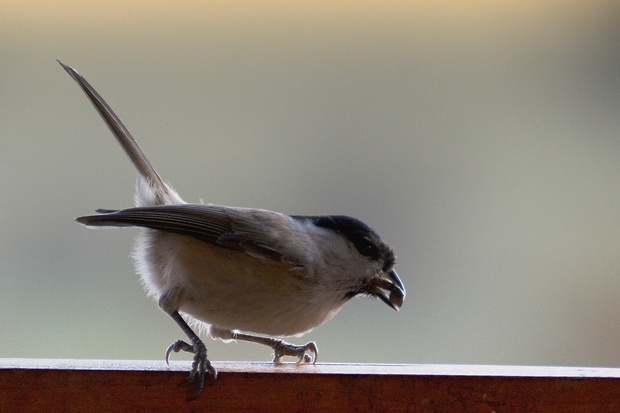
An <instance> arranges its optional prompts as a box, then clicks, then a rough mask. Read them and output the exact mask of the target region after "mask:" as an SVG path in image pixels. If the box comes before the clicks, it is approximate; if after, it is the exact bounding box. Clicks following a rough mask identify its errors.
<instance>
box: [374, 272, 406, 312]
mask: <svg viewBox="0 0 620 413" xmlns="http://www.w3.org/2000/svg"><path fill="white" fill-rule="evenodd" d="M368 291H369V292H370V293H371V294H372V295H374V296H376V297H377V298H379V299H380V300H381V301H383V302H384V303H386V304H387V305H389V306H390V307H392V308H393V309H394V310H396V311H398V309H399V308H400V307H401V306H402V305H403V301H404V300H405V286H404V285H403V282H402V281H401V280H400V278H399V277H398V274H396V271H394V270H391V271H390V272H389V273H387V278H384V277H374V278H372V279H371V280H370V281H369V282H368ZM388 293H389V295H388Z"/></svg>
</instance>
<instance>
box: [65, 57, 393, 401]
mask: <svg viewBox="0 0 620 413" xmlns="http://www.w3.org/2000/svg"><path fill="white" fill-rule="evenodd" d="M58 63H60V65H61V66H62V67H63V68H64V69H65V70H66V71H67V72H68V73H69V75H71V77H72V78H73V79H74V80H75V81H76V82H77V83H78V84H79V85H80V86H81V88H82V89H83V91H84V92H85V93H86V96H88V98H89V99H90V101H91V102H92V104H93V105H94V106H95V108H96V109H97V111H98V112H99V114H100V115H101V117H102V118H103V120H104V121H105V123H106V124H107V125H108V127H109V128H110V130H111V131H112V133H113V134H114V136H115V137H116V139H117V140H118V142H119V143H120V145H121V146H122V147H123V149H124V150H125V152H126V153H127V155H128V156H129V158H130V160H131V161H132V162H133V164H134V165H135V167H136V168H137V170H138V179H137V181H136V193H135V203H136V207H133V208H125V209H120V210H108V209H99V210H97V212H98V214H96V215H88V216H82V217H79V218H76V221H77V222H79V223H80V224H83V225H86V226H88V227H140V228H142V230H141V231H140V233H139V236H138V239H137V242H136V246H135V250H134V259H135V263H136V271H137V273H138V274H139V275H140V277H141V279H142V282H143V284H144V287H145V289H146V291H147V293H148V295H149V296H151V297H153V298H154V299H155V300H157V302H158V303H159V306H160V307H161V309H162V310H163V311H164V312H165V313H166V314H168V315H169V316H170V317H172V319H173V320H174V321H175V322H176V323H177V324H178V325H179V327H181V329H182V330H183V332H184V333H185V334H186V335H187V337H188V339H189V342H186V341H183V340H177V341H175V342H174V343H172V344H171V345H170V346H169V347H168V349H167V350H166V363H167V362H168V358H169V356H170V353H171V352H179V351H186V352H190V353H192V354H193V355H194V358H193V363H192V367H191V371H190V375H189V382H193V383H195V384H196V387H197V388H196V393H195V395H198V394H199V393H200V391H201V390H202V388H203V387H204V384H205V381H206V379H207V378H208V379H209V381H210V382H213V381H215V379H216V377H217V372H216V370H215V369H214V368H213V366H212V365H211V362H210V361H209V359H208V358H207V350H206V347H205V345H204V344H203V342H202V341H201V340H200V338H199V337H198V336H197V335H196V333H194V331H193V330H192V329H191V328H190V326H189V325H188V323H187V321H186V320H185V318H184V316H185V317H187V318H189V319H190V320H194V321H198V322H202V323H204V324H205V325H206V326H207V328H208V331H209V334H210V335H211V336H212V337H215V338H220V339H223V340H244V341H249V342H254V343H259V344H263V345H266V346H269V347H271V348H272V349H273V352H274V359H273V360H274V362H280V361H281V360H282V357H283V356H293V357H297V358H298V360H299V362H316V359H317V354H318V349H317V346H316V345H315V343H314V342H309V343H307V344H305V345H303V346H297V345H293V344H290V343H287V342H285V341H282V340H280V339H277V338H271V336H299V335H301V334H303V333H306V332H308V331H310V330H312V329H314V328H315V327H317V326H319V325H321V324H323V323H324V322H326V321H328V320H330V319H331V318H332V317H334V315H336V313H338V311H339V310H340V309H341V308H342V306H343V305H344V304H345V303H346V302H348V301H349V300H350V299H351V298H353V297H355V296H358V295H366V296H371V297H376V298H379V299H380V300H381V301H383V302H384V303H386V304H387V305H388V306H390V307H391V308H393V309H395V310H398V309H399V308H400V307H401V305H402V304H403V300H404V298H405V288H404V286H403V283H402V282H401V280H400V278H399V277H398V275H397V274H396V271H395V270H394V264H395V255H394V252H393V250H392V249H391V248H390V247H389V246H388V245H387V244H386V243H385V242H384V241H383V240H382V239H381V237H379V235H378V234H377V233H376V232H375V231H373V230H372V229H371V228H370V227H369V226H367V225H366V224H364V223H363V222H361V221H359V220H357V219H355V218H351V217H348V216H341V215H330V216H296V215H285V214H281V213H279V212H272V211H267V210H262V209H253V208H238V207H228V206H220V205H211V204H190V203H186V202H185V201H183V200H182V199H181V197H180V196H179V195H178V194H177V192H176V191H175V190H174V189H172V187H171V186H170V185H169V184H167V183H166V182H164V181H163V180H162V178H161V177H160V176H159V174H158V173H157V172H156V171H155V169H154V168H153V166H152V165H151V163H150V161H149V160H148V158H147V157H146V156H145V155H144V153H143V152H142V150H141V149H140V147H139V146H138V144H137V143H136V141H135V140H134V139H133V137H132V136H131V134H130V133H129V131H128V130H127V128H126V127H125V125H123V123H122V122H121V120H120V119H119V118H118V116H116V114H115V113H114V112H113V111H112V109H111V108H110V106H108V104H107V103H106V102H105V101H104V100H103V98H102V97H101V96H100V95H99V93H97V91H95V89H94V88H93V87H92V86H91V85H90V84H89V83H88V82H87V81H86V79H84V78H83V77H82V76H81V75H80V74H79V73H78V72H76V71H75V70H74V69H73V68H71V67H70V66H67V65H65V64H64V63H62V62H61V61H58ZM181 314H183V316H182V315H181ZM307 353H308V354H307ZM310 354H312V356H310Z"/></svg>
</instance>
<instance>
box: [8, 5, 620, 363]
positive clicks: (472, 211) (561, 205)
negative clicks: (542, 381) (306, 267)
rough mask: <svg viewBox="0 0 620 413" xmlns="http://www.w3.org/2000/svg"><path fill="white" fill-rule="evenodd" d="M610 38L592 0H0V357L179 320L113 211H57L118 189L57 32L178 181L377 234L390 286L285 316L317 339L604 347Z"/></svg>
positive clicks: (426, 354) (613, 142) (614, 283)
mask: <svg viewBox="0 0 620 413" xmlns="http://www.w3.org/2000/svg"><path fill="white" fill-rule="evenodd" d="M619 45H620V5H619V4H618V2H616V1H612V0H610V1H597V0H595V1H588V2H584V1H542V2H541V1H505V2H499V3H498V2H493V1H488V0H477V1H462V2H452V1H438V2H411V1H390V0H388V1H382V2H366V1H340V0H336V1H299V2H287V1H270V0H262V1H245V2H231V1H210V2H200V1H186V0H180V1H175V2H166V1H149V2H141V1H135V2H126V1H120V0H110V1H106V2H80V3H77V2H70V1H58V2H47V1H40V0H32V1H28V0H26V1H19V2H18V1H13V0H9V1H8V2H7V1H4V2H3V4H2V13H1V14H0V56H1V59H0V176H2V180H1V181H0V306H1V307H2V316H1V318H0V331H1V332H2V333H1V335H0V357H33V358H111V359H158V360H161V359H163V354H164V350H165V348H166V347H167V346H168V344H170V343H171V342H172V341H173V340H175V339H177V338H181V337H182V332H181V331H180V330H179V328H178V327H177V326H176V324H175V323H174V322H173V321H172V320H171V319H169V318H168V317H167V316H166V315H165V314H164V313H163V312H162V311H161V310H160V309H159V308H158V306H157V304H156V303H154V302H152V301H151V300H149V299H148V298H147V297H146V296H145V294H144V293H143V291H142V288H141V285H140V282H139V280H138V279H137V277H136V276H135V275H134V272H133V265H132V262H131V259H130V257H129V254H130V250H131V247H132V243H133V238H134V236H135V233H136V231H135V230H133V229H119V230H102V231H92V230H87V229H85V228H83V227H81V226H79V225H77V224H75V223H74V222H73V219H74V218H75V217H76V216H79V215H84V214H88V213H91V212H92V211H93V210H94V209H95V208H121V207H127V206H131V205H132V204H133V198H132V197H133V185H134V179H135V171H134V170H133V168H132V166H131V165H130V163H129V161H128V160H127V159H126V157H125V155H124V154H123V153H122V151H121V150H120V148H119V147H118V145H117V143H116V142H115V141H114V138H113V137H112V135H111V134H110V132H109V131H108V130H107V128H106V127H105V126H104V124H103V122H102V121H101V119H99V116H98V115H97V113H96V112H95V110H94V109H93V108H92V107H91V105H90V103H89V102H88V101H87V99H86V97H85V96H84V95H83V93H82V91H81V90H80V89H79V87H78V86H77V85H76V84H75V83H74V82H73V80H71V79H70V78H69V76H68V75H67V74H66V73H65V72H64V71H63V70H62V69H61V68H60V66H58V64H57V63H56V61H55V59H56V58H60V59H62V60H63V61H64V62H65V63H67V64H70V65H72V66H74V67H75V68H76V69H77V70H78V71H80V73H82V74H83V75H84V76H85V77H86V78H87V79H88V80H89V81H90V82H91V83H92V84H93V85H94V86H95V87H96V88H97V89H98V91H99V92H100V93H101V94H102V95H103V96H104V98H106V99H107V101H108V103H110V105H111V106H112V107H113V108H114V109H115V111H116V112H117V113H118V114H119V116H120V117H121V118H122V119H123V120H124V122H125V123H126V125H127V127H128V128H129V130H130V131H131V132H132V133H133V135H134V136H135V137H136V139H137V140H138V142H140V144H141V145H142V147H143V149H144V151H145V152H146V153H147V154H148V155H149V157H150V158H151V160H152V162H153V164H154V165H155V166H156V168H157V169H158V171H159V172H160V174H161V175H162V176H163V177H164V178H165V179H166V180H168V181H169V182H171V183H172V184H173V186H174V187H175V188H176V189H177V190H178V191H179V192H180V194H181V195H182V196H183V197H184V199H185V200H187V201H190V202H199V201H200V200H204V201H205V202H212V203H218V204H226V205H235V206H251V207H260V208H267V209H272V210H276V211H281V212H286V213H291V214H347V215H352V216H355V217H357V218H360V219H362V220H363V221H365V222H367V223H369V224H370V225H371V226H373V227H374V228H375V229H376V230H377V231H378V232H379V233H380V234H381V235H382V236H383V237H384V238H385V239H386V240H387V241H389V243H390V244H391V245H392V246H393V247H394V249H395V250H396V252H397V254H398V264H397V270H398V272H399V274H400V275H401V277H402V279H403V282H404V283H405V285H406V287H407V299H406V301H405V304H404V306H403V308H402V310H401V311H400V312H399V313H396V312H394V311H392V310H391V309H389V308H388V307H387V306H385V305H384V304H383V303H381V302H380V301H378V300H376V301H375V300H368V299H356V300H353V301H352V302H351V303H349V304H348V305H346V306H345V307H344V309H343V310H342V311H341V312H340V313H339V314H338V315H337V316H336V317H335V318H334V319H333V320H332V321H331V322H329V323H327V324H325V325H323V326H321V327H320V328H317V329H316V330H315V331H313V332H311V333H309V334H307V335H305V336H304V337H301V338H295V339H293V340H292V341H294V342H296V343H305V342H306V341H307V340H315V341H317V342H318V345H319V348H320V350H321V354H320V358H319V360H320V361H325V362H386V363H388V362H389V363H474V364H528V365H529V364H533V365H578V366H615V367H618V366H620V116H619V115H620V47H619ZM205 343H206V344H207V347H208V348H209V355H210V357H211V358H212V359H213V360H261V361H267V360H270V357H271V356H270V351H269V350H268V349H266V348H264V347H261V346H257V345H250V344H243V343H238V344H234V343H231V344H224V343H221V342H216V341H212V340H210V339H207V340H206V342H205ZM174 357H175V359H181V358H186V359H187V356H186V355H175V356H174Z"/></svg>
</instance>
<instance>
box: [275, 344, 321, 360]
mask: <svg viewBox="0 0 620 413" xmlns="http://www.w3.org/2000/svg"><path fill="white" fill-rule="evenodd" d="M272 347H273V361H274V363H281V362H282V357H284V356H293V357H298V360H297V363H310V362H312V364H314V363H316V359H317V357H318V355H319V349H318V348H317V346H316V344H315V343H314V341H310V342H308V343H306V344H304V345H303V346H296V345H294V344H291V343H287V342H286V341H282V340H277V341H276V342H275V343H274V344H273V346H272ZM306 352H311V353H312V355H313V356H314V357H310V355H308V354H306Z"/></svg>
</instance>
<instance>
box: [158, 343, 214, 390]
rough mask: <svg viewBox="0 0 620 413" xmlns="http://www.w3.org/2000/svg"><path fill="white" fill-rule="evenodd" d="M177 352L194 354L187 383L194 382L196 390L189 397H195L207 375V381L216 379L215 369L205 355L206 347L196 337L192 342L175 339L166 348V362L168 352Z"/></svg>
mask: <svg viewBox="0 0 620 413" xmlns="http://www.w3.org/2000/svg"><path fill="white" fill-rule="evenodd" d="M173 351H174V352H175V353H178V352H179V351H186V352H188V353H193V354H194V362H193V363H192V369H191V370H190V372H189V377H188V378H187V383H188V384H191V383H194V382H195V383H196V392H195V393H194V396H193V397H191V398H190V399H195V398H196V397H197V396H198V395H199V394H200V392H201V391H202V389H203V388H204V386H205V381H206V378H207V377H209V383H214V382H215V380H216V379H217V371H216V370H215V369H214V368H213V366H212V365H211V361H209V359H208V357H207V348H206V347H205V345H204V343H203V342H202V341H201V340H200V339H198V338H196V339H193V340H192V344H189V343H186V342H185V341H183V340H177V341H175V342H174V343H172V344H170V346H168V349H166V364H168V359H169V357H170V353H172V352H173Z"/></svg>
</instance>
